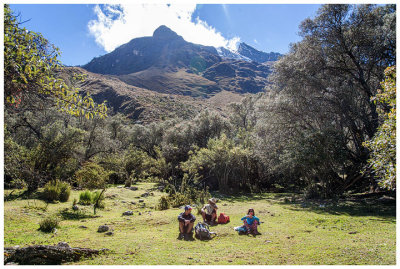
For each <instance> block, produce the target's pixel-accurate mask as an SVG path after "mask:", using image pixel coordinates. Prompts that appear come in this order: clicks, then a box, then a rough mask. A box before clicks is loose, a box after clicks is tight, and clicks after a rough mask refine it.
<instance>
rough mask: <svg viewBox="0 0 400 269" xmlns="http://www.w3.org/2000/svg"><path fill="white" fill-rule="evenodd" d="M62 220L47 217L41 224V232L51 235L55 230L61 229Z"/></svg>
mask: <svg viewBox="0 0 400 269" xmlns="http://www.w3.org/2000/svg"><path fill="white" fill-rule="evenodd" d="M59 222H60V220H59V219H58V218H57V217H54V216H51V217H46V218H45V219H43V220H42V221H41V222H40V223H39V230H40V231H42V232H45V233H50V232H52V231H53V229H55V228H58V227H59Z"/></svg>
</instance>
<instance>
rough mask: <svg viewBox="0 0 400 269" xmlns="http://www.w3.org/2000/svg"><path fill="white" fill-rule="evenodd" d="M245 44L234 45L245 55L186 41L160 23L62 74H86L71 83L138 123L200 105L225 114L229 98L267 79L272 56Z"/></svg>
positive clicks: (191, 111) (187, 114) (184, 114)
mask: <svg viewBox="0 0 400 269" xmlns="http://www.w3.org/2000/svg"><path fill="white" fill-rule="evenodd" d="M246 46H247V45H246ZM246 46H245V44H244V45H241V46H239V48H242V49H241V50H240V51H241V53H243V54H246V55H248V56H249V57H248V56H243V55H241V54H239V53H238V52H239V51H238V52H230V51H228V50H226V49H224V50H221V48H219V49H218V50H217V49H215V48H214V47H209V46H202V45H198V44H193V43H190V42H186V41H185V40H184V39H183V38H182V37H181V36H179V35H177V34H176V33H175V32H173V31H172V30H171V29H169V28H168V27H166V26H160V27H159V28H157V29H156V30H155V31H154V33H153V36H147V37H141V38H135V39H132V40H131V41H130V42H128V43H126V44H124V45H121V46H120V47H118V48H117V49H115V50H114V51H113V52H111V53H108V54H106V55H103V56H101V57H97V58H94V59H93V60H92V61H90V62H89V63H88V64H86V65H84V66H82V68H81V67H69V68H66V69H65V71H64V74H63V75H64V76H72V74H73V73H81V74H85V75H86V80H85V81H84V82H76V83H78V85H76V86H78V87H80V88H81V90H82V92H89V93H91V94H92V96H93V98H94V100H95V101H96V102H99V103H101V102H103V101H107V103H108V106H109V107H110V108H111V111H112V112H111V113H116V112H120V113H123V114H125V115H127V116H128V117H130V118H131V119H133V120H135V121H137V122H138V123H148V122H152V121H159V120H165V119H168V118H176V117H179V118H183V119H188V118H191V117H193V116H195V115H196V114H197V113H198V112H199V111H201V110H203V109H211V110H218V111H220V112H221V113H222V114H225V112H226V111H227V108H228V107H229V103H231V102H238V101H240V100H241V99H242V98H243V97H244V95H246V94H253V93H258V92H262V91H264V90H265V87H266V86H267V85H268V84H269V81H268V76H269V75H270V73H271V61H273V59H275V58H273V56H271V55H270V54H268V55H270V56H268V57H269V58H268V57H267V56H265V55H264V54H263V53H262V52H259V51H257V50H255V49H251V47H250V48H247V47H246ZM221 51H224V52H225V53H226V55H225V56H224V57H221V56H220V54H221ZM229 55H231V56H229ZM256 56H257V57H258V58H255V57H256ZM271 57H272V58H271ZM253 59H256V60H253ZM260 59H262V60H264V59H268V62H267V63H262V61H261V60H260Z"/></svg>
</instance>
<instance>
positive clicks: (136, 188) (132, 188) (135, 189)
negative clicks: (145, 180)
mask: <svg viewBox="0 0 400 269" xmlns="http://www.w3.org/2000/svg"><path fill="white" fill-rule="evenodd" d="M129 189H130V190H131V191H137V190H138V189H139V188H138V187H135V186H133V187H130V188H129Z"/></svg>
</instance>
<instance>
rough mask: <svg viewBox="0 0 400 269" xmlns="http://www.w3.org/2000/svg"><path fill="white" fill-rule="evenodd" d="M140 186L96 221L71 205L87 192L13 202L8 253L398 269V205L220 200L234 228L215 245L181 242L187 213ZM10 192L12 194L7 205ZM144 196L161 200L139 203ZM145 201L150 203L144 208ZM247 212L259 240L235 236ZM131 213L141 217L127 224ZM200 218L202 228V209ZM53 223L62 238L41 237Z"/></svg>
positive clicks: (112, 191)
mask: <svg viewBox="0 0 400 269" xmlns="http://www.w3.org/2000/svg"><path fill="white" fill-rule="evenodd" d="M136 186H138V188H139V189H138V190H137V191H132V190H128V189H124V188H118V187H117V186H113V187H110V188H109V189H107V191H106V192H105V196H106V200H105V204H106V207H105V209H102V210H98V211H97V214H96V216H97V217H93V209H92V207H90V206H79V207H80V208H83V209H82V212H81V214H74V213H72V212H73V211H72V210H71V207H72V201H73V200H74V198H77V199H78V197H79V193H80V191H72V192H71V196H70V198H69V201H68V202H65V203H56V204H51V203H50V204H48V205H47V207H46V203H44V202H43V201H41V200H38V199H21V198H18V199H14V200H9V201H7V199H6V200H5V202H4V246H5V247H12V246H16V245H19V246H21V247H23V246H28V245H34V244H43V245H54V244H57V243H58V242H67V243H68V244H69V245H70V246H71V247H85V248H93V249H100V248H107V249H109V250H110V251H109V252H107V253H106V254H103V255H100V256H96V257H94V258H91V259H84V260H81V261H79V262H76V263H68V264H75V265H77V264H79V265H172V264H184V265H229V264H236V265H251V264H258V265H322V264H327V265H331V264H332V265H394V264H396V215H395V212H396V208H395V203H392V204H377V203H376V201H375V202H374V201H369V200H366V199H364V200H359V201H355V200H346V201H338V202H336V203H333V202H328V201H318V202H317V201H314V202H310V201H309V202H307V201H306V202H304V201H301V200H300V199H299V197H297V196H294V195H292V194H268V193H266V194H260V195H251V196H250V195H249V196H229V197H228V196H222V195H219V194H217V193H214V195H215V197H218V198H219V199H220V201H219V203H218V205H219V208H220V209H219V212H225V213H226V214H228V215H229V216H230V219H231V222H230V223H228V224H224V225H217V226H212V227H211V231H214V232H216V233H217V234H218V235H217V236H216V237H215V238H214V239H212V240H210V241H200V240H197V239H196V240H195V241H184V240H182V241H180V240H177V237H178V221H177V216H178V214H179V213H180V212H182V209H177V208H173V209H169V210H165V211H157V210H155V209H154V207H155V205H156V204H157V202H158V199H159V197H160V196H161V195H163V193H161V192H159V191H158V190H157V188H156V186H155V185H154V184H153V183H138V184H137V185H136ZM10 192H11V191H9V190H5V197H6V198H7V196H8V195H9V194H10ZM144 192H152V193H153V194H154V195H151V196H148V197H145V198H142V197H140V196H141V194H143V193H144ZM15 193H16V192H14V193H12V194H11V195H15ZM139 199H144V200H145V207H144V208H142V207H141V204H142V203H139V202H138V200H139ZM131 202H136V204H132V203H131ZM248 208H254V209H255V212H256V215H257V216H258V217H259V218H260V220H261V221H262V222H263V223H262V224H261V225H260V227H259V231H260V233H261V235H259V236H256V237H253V236H250V235H240V236H239V235H238V234H237V232H235V231H234V230H233V228H234V227H236V226H239V225H241V221H240V218H241V217H242V216H243V215H245V213H246V212H247V209H248ZM127 210H132V211H133V212H134V215H133V216H123V215H122V213H123V212H125V211H127ZM84 212H86V213H84ZM219 212H218V213H219ZM139 213H140V214H139ZM193 213H194V214H195V216H196V218H197V220H201V216H200V215H196V213H197V210H196V209H194V210H193ZM48 215H57V216H59V217H60V219H61V222H60V227H59V228H58V229H57V232H56V233H44V232H41V231H39V230H38V228H39V222H40V221H41V220H42V219H43V218H44V217H46V216H48ZM197 220H196V223H197ZM103 224H107V225H110V226H111V228H112V229H113V231H114V235H111V236H110V235H105V234H104V233H98V232H97V228H98V227H99V226H100V225H103ZM82 226H85V227H86V228H85V227H82Z"/></svg>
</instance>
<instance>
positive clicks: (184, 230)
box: [178, 205, 196, 240]
mask: <svg viewBox="0 0 400 269" xmlns="http://www.w3.org/2000/svg"><path fill="white" fill-rule="evenodd" d="M191 212H192V207H191V206H190V205H187V206H185V212H182V213H181V214H179V216H178V221H179V237H178V239H179V240H182V239H183V238H185V239H186V238H187V237H189V239H190V235H192V236H191V238H193V234H192V233H193V225H194V222H195V220H196V217H195V216H194V215H193V214H192V213H191Z"/></svg>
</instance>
